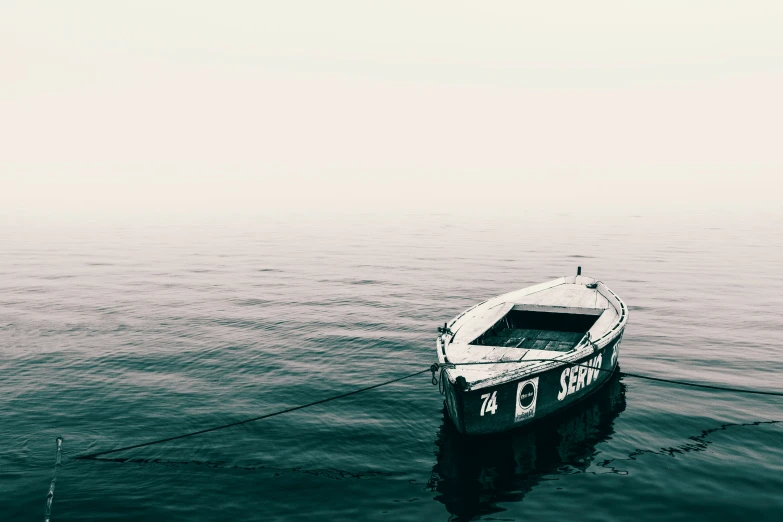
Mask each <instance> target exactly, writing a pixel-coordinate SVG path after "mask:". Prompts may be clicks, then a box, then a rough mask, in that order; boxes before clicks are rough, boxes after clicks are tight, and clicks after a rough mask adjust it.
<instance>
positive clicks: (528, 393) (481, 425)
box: [444, 330, 623, 435]
mask: <svg viewBox="0 0 783 522" xmlns="http://www.w3.org/2000/svg"><path fill="white" fill-rule="evenodd" d="M622 335H623V331H622V330H621V331H619V332H617V335H616V336H615V337H614V338H612V339H611V340H610V342H609V343H607V344H606V345H605V346H604V347H603V348H601V349H599V350H596V351H594V352H593V353H591V354H589V355H587V356H585V357H583V358H581V359H577V360H575V361H573V362H571V363H570V364H563V365H560V366H557V367H555V368H552V369H549V370H546V371H543V372H540V373H535V374H530V375H527V376H525V377H522V378H518V379H514V380H509V381H505V382H502V383H499V384H497V385H493V386H488V387H483V388H479V389H476V390H467V391H465V390H461V389H458V387H457V386H455V385H454V384H453V383H451V382H450V381H449V380H448V379H445V381H446V382H445V386H444V387H445V394H446V407H447V409H448V412H449V417H450V418H451V420H452V422H453V423H454V425H455V427H456V428H457V430H458V431H459V432H460V433H463V434H467V435H480V434H486V433H498V432H503V431H508V430H511V429H514V428H518V427H521V426H526V425H528V424H531V423H533V422H536V421H537V420H540V419H542V418H544V417H546V416H548V415H551V414H553V413H556V412H559V411H562V410H563V409H565V408H568V407H569V406H571V405H573V404H575V403H577V402H580V401H582V400H584V399H585V398H587V397H589V396H590V395H591V394H592V393H593V392H595V391H596V390H598V389H599V388H601V386H603V385H604V384H605V383H606V382H607V381H608V380H609V379H610V377H611V376H612V371H613V370H614V369H615V368H616V367H617V364H618V356H619V348H620V341H621V340H622Z"/></svg>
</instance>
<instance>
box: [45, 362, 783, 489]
mask: <svg viewBox="0 0 783 522" xmlns="http://www.w3.org/2000/svg"><path fill="white" fill-rule="evenodd" d="M527 360H528V361H551V360H552V359H527ZM501 362H508V363H518V362H519V361H501ZM562 362H563V364H567V365H570V366H584V367H587V366H586V365H584V364H576V363H570V362H566V361H562ZM474 364H499V363H498V362H472V363H465V365H474ZM455 366H461V365H453V364H448V363H447V364H433V365H432V366H431V367H429V368H427V369H425V370H421V371H418V372H414V373H410V374H408V375H403V376H402V377H397V378H396V379H391V380H388V381H384V382H380V383H378V384H373V385H371V386H366V387H364V388H359V389H356V390H353V391H350V392H346V393H341V394H339V395H334V396H332V397H328V398H325V399H321V400H318V401H314V402H310V403H307V404H302V405H299V406H294V407H292V408H286V409H284V410H279V411H276V412H272V413H267V414H265V415H259V416H258V417H252V418H250V419H244V420H241V421H236V422H231V423H229V424H224V425H222V426H214V427H212V428H206V429H203V430H198V431H193V432H190V433H183V434H182V435H175V436H173V437H166V438H164V439H158V440H152V441H148V442H142V443H140V444H133V445H131V446H124V447H122V448H115V449H110V450H105V451H99V452H96V453H88V454H85V455H80V456H78V457H74V458H75V459H78V460H92V459H96V457H100V456H102V455H108V454H110V453H117V452H119V451H125V450H130V449H136V448H143V447H145V446H152V445H154V444H162V443H164V442H169V441H172V440H177V439H184V438H186V437H193V436H195V435H201V434H202V433H209V432H211V431H218V430H222V429H226V428H231V427H233V426H239V425H241V424H247V423H249V422H255V421H259V420H263V419H268V418H270V417H275V416H277V415H282V414H284V413H290V412H292V411H297V410H302V409H304V408H309V407H310V406H316V405H318V404H324V403H326V402H330V401H334V400H337V399H342V398H344V397H349V396H351V395H356V394H357V393H362V392H365V391H369V390H373V389H375V388H380V387H382V386H387V385H389V384H393V383H395V382H399V381H402V380H405V379H410V378H411V377H416V376H417V375H422V374H424V373H427V372H432V381H433V384H436V385H437V384H439V382H438V379H437V378H436V376H435V374H436V372H437V371H438V370H443V369H444V368H448V367H455ZM593 369H594V370H595V369H598V370H600V371H605V372H611V373H616V374H617V375H620V376H621V377H631V378H635V379H645V380H649V381H655V382H664V383H668V384H675V385H678V386H690V387H694V388H705V389H709V390H719V391H726V392H732V393H748V394H754V395H767V396H774V397H783V391H765V390H748V389H743V388H730V387H727V386H716V385H710V384H700V383H693V382H686V381H679V380H674V379H664V378H661V377H652V376H649V375H640V374H637V373H628V372H622V371H618V370H609V369H602V368H593ZM441 381H442V377H441ZM58 440H59V439H58ZM58 460H59V453H58ZM55 470H56V468H55ZM55 476H56V475H55ZM52 484H54V481H52Z"/></svg>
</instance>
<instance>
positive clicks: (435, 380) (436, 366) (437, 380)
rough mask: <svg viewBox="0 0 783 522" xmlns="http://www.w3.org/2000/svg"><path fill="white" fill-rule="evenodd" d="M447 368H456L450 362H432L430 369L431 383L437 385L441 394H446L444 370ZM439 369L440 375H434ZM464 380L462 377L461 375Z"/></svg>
mask: <svg viewBox="0 0 783 522" xmlns="http://www.w3.org/2000/svg"><path fill="white" fill-rule="evenodd" d="M448 368H456V366H455V365H453V364H452V363H449V362H446V363H432V365H431V366H430V371H431V372H432V385H433V386H437V387H438V391H439V392H440V394H441V395H445V394H446V382H445V380H446V378H447V376H446V370H447V369H448ZM438 371H440V375H436V373H438ZM463 380H464V377H463Z"/></svg>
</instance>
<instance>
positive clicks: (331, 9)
mask: <svg viewBox="0 0 783 522" xmlns="http://www.w3.org/2000/svg"><path fill="white" fill-rule="evenodd" d="M0 71H2V72H1V73H0V74H2V76H1V77H0V78H2V81H0V212H2V213H3V214H5V215H46V216H54V217H57V216H60V215H66V214H84V215H93V216H103V215H110V214H113V213H125V214H135V213H138V214H144V213H150V212H168V211H171V212H182V213H194V214H210V213H217V214H220V213H222V212H229V211H230V212H235V211H239V212H253V211H263V210H270V209H271V210H275V209H282V210H285V209H295V210H298V211H309V210H313V211H316V210H324V209H327V210H352V209H359V210H372V209H375V208H378V209H383V210H396V209H399V210H438V209H440V210H443V211H448V210H455V209H457V210H458V209H460V208H470V209H474V210H475V209H478V210H481V209H485V208H486V209H490V208H494V209H497V208H508V209H509V210H513V209H517V208H524V207H529V206H533V207H541V208H547V209H560V208H573V207H578V208H585V207H594V206H609V207H612V206H620V207H636V206H638V207H640V208H653V207H656V206H661V205H664V206H665V205H674V206H688V205H691V204H693V205H713V206H719V207H725V208H726V209H731V208H733V207H734V206H745V207H748V206H751V207H752V206H756V205H761V206H764V205H766V206H770V205H773V206H774V205H775V204H776V203H778V202H779V201H780V200H781V190H782V189H783V181H781V178H780V176H781V172H782V169H783V151H782V150H781V149H782V147H781V143H782V142H783V140H782V139H781V137H782V132H781V131H782V129H781V127H782V126H783V94H782V93H783V2H780V1H768V2H764V1H754V2H739V1H734V2H720V1H715V0H712V1H703V2H699V1H692V2H683V1H681V0H680V1H660V0H656V1H649V2H584V1H577V2H562V1H561V2H520V1H511V2H474V3H467V2H459V3H458V2H454V1H450V2H439V1H438V2H436V1H417V2H403V1H399V0H397V1H393V2H373V1H367V0H364V1H357V2H343V1H335V0H333V1H329V2H324V1H320V2H298V1H282V2H280V1H276V2H216V1H212V2H196V1H193V0H189V1H182V2H171V1H162V0H156V1H149V2H147V1H134V2H106V1H94V2H85V1H75V0H74V1H69V2H35V1H31V0H24V1H13V0H10V1H9V0H6V1H3V2H0Z"/></svg>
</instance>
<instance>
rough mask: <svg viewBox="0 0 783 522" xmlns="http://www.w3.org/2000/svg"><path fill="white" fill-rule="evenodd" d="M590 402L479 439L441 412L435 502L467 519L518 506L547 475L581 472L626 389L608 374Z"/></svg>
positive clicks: (622, 402) (617, 411)
mask: <svg viewBox="0 0 783 522" xmlns="http://www.w3.org/2000/svg"><path fill="white" fill-rule="evenodd" d="M592 399H593V400H590V401H584V402H581V403H579V404H576V405H574V406H572V407H571V408H568V409H566V410H564V411H562V412H561V413H559V414H556V415H553V416H551V417H549V418H547V419H543V420H542V421H541V422H539V423H537V424H534V425H532V426H528V427H524V428H521V429H519V430H515V431H511V432H506V433H501V434H496V435H490V436H485V437H481V438H475V437H469V436H465V435H462V434H460V433H459V432H458V431H457V429H456V428H455V427H454V425H453V424H452V422H451V421H450V420H448V419H447V418H446V416H447V413H446V411H445V408H444V420H443V424H442V426H441V428H440V431H439V433H438V440H437V441H436V444H437V446H438V462H437V463H436V464H435V466H434V467H433V469H432V478H431V480H430V486H431V487H432V488H433V489H434V490H436V491H437V492H438V493H439V495H438V496H437V497H436V499H437V500H439V501H440V502H443V504H445V506H446V509H447V510H448V511H449V513H451V514H452V515H455V516H456V517H457V518H458V519H462V518H464V519H469V518H472V517H475V516H479V515H487V514H490V513H496V512H499V511H502V510H503V509H502V508H500V507H498V506H497V505H496V503H498V502H518V501H521V500H522V499H523V498H524V496H525V495H526V494H527V493H528V492H529V491H530V490H531V489H533V487H535V486H536V485H537V484H538V483H539V482H540V481H541V480H542V479H543V478H544V477H545V476H546V475H558V474H571V473H574V472H579V471H585V470H586V469H587V468H588V467H589V466H590V464H591V463H592V461H593V460H594V459H595V457H596V456H597V452H596V449H595V447H596V445H597V444H599V443H601V442H604V441H606V440H608V439H609V438H610V436H611V435H612V433H614V428H613V424H614V420H615V419H616V418H617V416H618V415H619V414H620V413H621V412H622V411H623V410H624V409H625V385H624V384H623V383H622V382H620V378H619V376H617V375H612V376H611V378H610V379H609V381H608V382H607V383H606V384H605V385H604V387H603V388H601V389H600V390H598V391H596V392H595V393H594V394H593V398H592Z"/></svg>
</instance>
